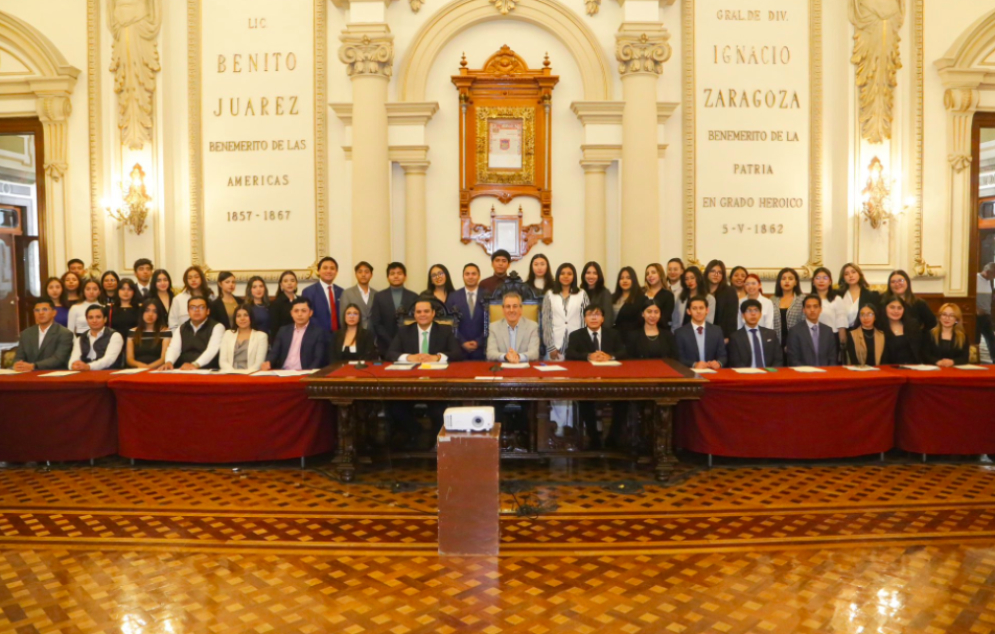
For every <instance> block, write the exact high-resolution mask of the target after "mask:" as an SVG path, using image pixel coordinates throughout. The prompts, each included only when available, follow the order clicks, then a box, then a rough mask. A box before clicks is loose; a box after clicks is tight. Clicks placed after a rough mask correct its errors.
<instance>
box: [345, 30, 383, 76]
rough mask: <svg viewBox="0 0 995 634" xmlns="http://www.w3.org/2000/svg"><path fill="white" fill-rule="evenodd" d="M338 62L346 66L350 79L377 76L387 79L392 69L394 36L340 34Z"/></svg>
mask: <svg viewBox="0 0 995 634" xmlns="http://www.w3.org/2000/svg"><path fill="white" fill-rule="evenodd" d="M340 39H341V40H342V46H341V47H339V60H341V61H342V63H343V64H345V65H346V73H348V75H349V76H350V77H357V76H362V75H378V76H380V77H384V78H387V79H389V78H390V76H391V74H392V73H393V68H394V36H393V35H391V34H390V33H382V34H379V35H376V36H374V37H370V36H369V35H367V34H363V35H353V34H350V33H344V34H342V37H341V38H340Z"/></svg>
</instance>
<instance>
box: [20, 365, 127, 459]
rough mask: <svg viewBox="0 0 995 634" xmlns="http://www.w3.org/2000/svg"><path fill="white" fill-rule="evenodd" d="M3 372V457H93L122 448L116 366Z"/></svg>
mask: <svg viewBox="0 0 995 634" xmlns="http://www.w3.org/2000/svg"><path fill="white" fill-rule="evenodd" d="M39 374H47V372H30V373H26V374H21V375H17V376H5V377H0V460H2V461H5V462H37V461H42V460H53V461H64V460H89V459H91V458H101V457H103V456H109V455H112V454H115V453H117V412H116V410H115V407H114V394H113V393H112V392H111V391H110V390H109V389H107V380H108V378H109V376H110V372H109V371H108V372H80V373H79V374H73V375H70V376H66V377H59V378H51V379H46V378H39V376H38V375H39Z"/></svg>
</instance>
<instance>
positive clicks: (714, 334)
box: [674, 297, 727, 370]
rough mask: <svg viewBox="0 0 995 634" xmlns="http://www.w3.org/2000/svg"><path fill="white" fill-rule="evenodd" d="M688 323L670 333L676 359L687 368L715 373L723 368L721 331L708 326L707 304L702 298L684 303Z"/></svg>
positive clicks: (723, 343)
mask: <svg viewBox="0 0 995 634" xmlns="http://www.w3.org/2000/svg"><path fill="white" fill-rule="evenodd" d="M687 313H688V315H690V317H691V321H690V322H688V323H686V324H684V325H683V326H681V327H680V328H678V329H677V330H676V331H675V332H674V342H675V343H676V344H677V358H678V359H679V360H680V362H681V363H683V364H684V365H686V366H688V367H689V368H695V369H708V370H718V369H719V368H721V367H723V366H725V365H726V360H727V356H726V344H725V340H724V338H723V335H722V329H721V328H720V327H718V326H716V325H714V324H710V323H708V301H706V299H705V298H703V297H692V298H691V299H690V300H688V307H687Z"/></svg>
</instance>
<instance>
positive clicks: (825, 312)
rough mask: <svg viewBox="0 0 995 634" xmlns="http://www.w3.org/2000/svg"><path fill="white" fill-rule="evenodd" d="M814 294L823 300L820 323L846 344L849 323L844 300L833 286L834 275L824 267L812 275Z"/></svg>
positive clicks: (841, 342)
mask: <svg viewBox="0 0 995 634" xmlns="http://www.w3.org/2000/svg"><path fill="white" fill-rule="evenodd" d="M811 292H812V294H813V295H818V296H819V299H821V300H822V313H820V314H819V322H820V323H823V324H826V325H827V326H829V327H830V328H832V329H833V332H835V333H836V334H837V336H839V339H840V344H843V343H846V329H847V328H848V327H849V325H850V324H849V322H847V319H846V309H844V308H843V298H842V297H840V295H839V293H838V292H837V289H836V288H835V287H834V286H833V274H832V273H830V272H829V269H827V268H826V267H824V266H820V267H819V268H817V269H815V272H814V273H812V291H811Z"/></svg>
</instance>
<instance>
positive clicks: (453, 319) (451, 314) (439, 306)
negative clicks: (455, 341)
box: [397, 293, 460, 331]
mask: <svg viewBox="0 0 995 634" xmlns="http://www.w3.org/2000/svg"><path fill="white" fill-rule="evenodd" d="M425 300H428V301H430V302H432V308H434V309H435V320H434V321H435V323H437V324H442V325H444V326H451V327H452V329H453V331H455V330H456V329H457V328H459V320H460V314H459V311H458V310H456V309H455V308H450V307H448V306H446V305H445V304H443V303H442V302H440V301H439V298H438V297H436V296H435V295H428V294H426V293H422V294H421V295H419V296H418V301H419V302H420V301H425ZM416 303H417V302H416ZM413 323H415V304H412V305H411V307H410V308H408V312H406V313H405V314H403V315H401V316H400V317H399V318H398V320H397V325H398V326H408V325H410V324H413Z"/></svg>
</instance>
